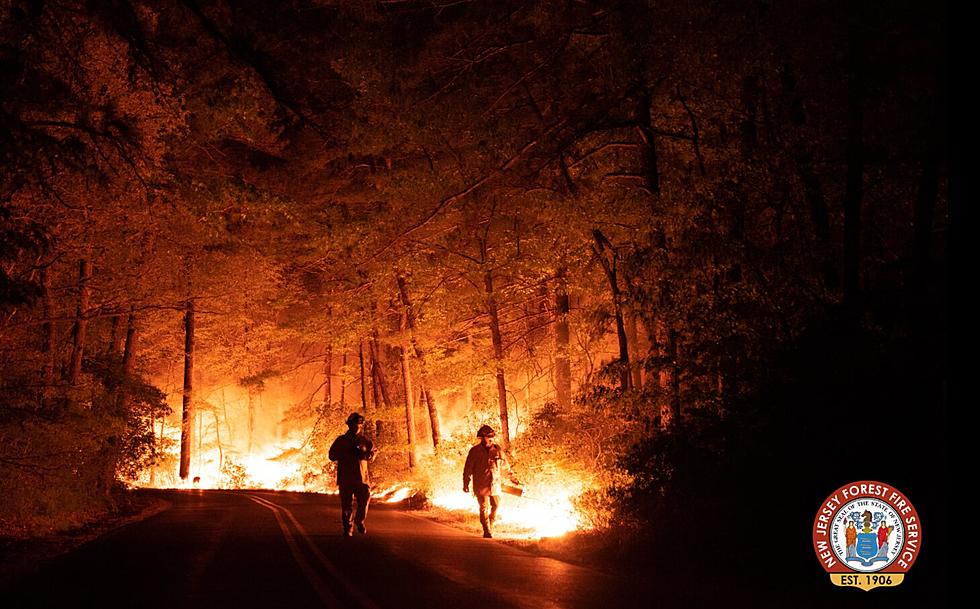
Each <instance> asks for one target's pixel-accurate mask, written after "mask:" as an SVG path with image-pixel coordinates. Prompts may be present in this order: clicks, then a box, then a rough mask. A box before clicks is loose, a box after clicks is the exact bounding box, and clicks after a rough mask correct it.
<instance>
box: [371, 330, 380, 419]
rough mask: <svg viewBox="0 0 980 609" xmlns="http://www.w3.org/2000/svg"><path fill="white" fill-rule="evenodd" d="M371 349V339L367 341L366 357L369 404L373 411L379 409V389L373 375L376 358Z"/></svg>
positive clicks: (375, 376) (375, 377)
mask: <svg viewBox="0 0 980 609" xmlns="http://www.w3.org/2000/svg"><path fill="white" fill-rule="evenodd" d="M374 351H375V350H374V349H373V348H372V343H371V339H369V340H368V357H369V358H370V361H369V364H370V365H369V366H368V370H369V373H370V375H371V403H372V404H373V405H374V408H375V409H378V408H381V389H380V387H379V383H378V378H377V375H376V374H375V370H374V367H375V365H376V364H377V362H376V361H375V360H376V356H375V353H374Z"/></svg>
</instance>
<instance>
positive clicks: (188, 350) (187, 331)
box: [180, 300, 195, 480]
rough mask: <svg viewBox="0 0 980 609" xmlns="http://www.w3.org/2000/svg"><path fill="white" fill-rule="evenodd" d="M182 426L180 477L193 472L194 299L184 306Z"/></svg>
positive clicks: (183, 478)
mask: <svg viewBox="0 0 980 609" xmlns="http://www.w3.org/2000/svg"><path fill="white" fill-rule="evenodd" d="M183 407H184V408H183V415H182V418H181V427H180V479H181V480H187V476H189V475H190V473H191V446H192V442H193V434H194V417H195V413H194V301H193V300H188V301H187V304H186V305H185V308H184V396H183Z"/></svg>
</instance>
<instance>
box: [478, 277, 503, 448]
mask: <svg viewBox="0 0 980 609" xmlns="http://www.w3.org/2000/svg"><path fill="white" fill-rule="evenodd" d="M483 284H484V287H485V288H486V294H487V311H488V312H489V313H490V336H491V337H492V339H493V359H494V363H495V365H496V368H497V403H498V405H499V406H500V435H501V440H502V441H501V444H502V445H503V447H504V448H508V447H509V446H510V421H509V419H508V416H507V382H506V380H505V379H504V341H503V338H502V337H501V335H500V318H499V317H498V315H497V295H496V293H494V291H493V273H492V271H487V272H486V273H485V274H484V275H483Z"/></svg>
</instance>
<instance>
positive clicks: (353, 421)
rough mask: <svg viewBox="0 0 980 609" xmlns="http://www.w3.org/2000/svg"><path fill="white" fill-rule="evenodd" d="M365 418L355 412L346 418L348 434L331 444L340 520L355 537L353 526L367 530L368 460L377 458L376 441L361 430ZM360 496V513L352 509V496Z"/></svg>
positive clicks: (369, 489) (345, 533)
mask: <svg viewBox="0 0 980 609" xmlns="http://www.w3.org/2000/svg"><path fill="white" fill-rule="evenodd" d="M363 429H364V417H363V416H361V415H360V414H359V413H356V412H352V413H351V415H350V416H349V417H347V433H345V434H343V435H342V436H339V437H338V438H337V439H336V440H334V442H333V444H332V445H331V446H330V452H329V456H330V460H331V461H336V462H337V487H338V488H339V489H340V522H341V525H343V527H344V536H345V537H353V536H354V532H353V531H352V527H351V517H352V516H353V526H356V527H357V531H358V532H359V533H362V534H363V533H367V529H366V528H365V526H364V519H365V518H366V517H367V509H368V503H369V502H370V500H371V488H370V486H369V485H370V484H371V480H370V476H369V474H368V462H370V461H373V460H374V455H375V449H374V443H373V442H371V440H369V439H367V438H366V437H365V436H364V435H363V434H362V433H361V432H362V431H363ZM354 498H356V499H357V512H356V513H355V512H354V511H353V509H352V508H353V505H352V504H353V499H354Z"/></svg>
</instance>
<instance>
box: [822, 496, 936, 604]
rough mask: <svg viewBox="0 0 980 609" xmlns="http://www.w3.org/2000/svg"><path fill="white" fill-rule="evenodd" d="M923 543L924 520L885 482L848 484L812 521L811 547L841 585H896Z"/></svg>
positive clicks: (872, 586)
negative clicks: (921, 520) (920, 519)
mask: <svg viewBox="0 0 980 609" xmlns="http://www.w3.org/2000/svg"><path fill="white" fill-rule="evenodd" d="M921 547H922V523H921V522H920V521H919V515H918V514H917V513H916V511H915V508H914V507H913V506H912V502H911V501H909V499H908V497H906V496H905V495H904V494H903V493H902V492H901V491H899V490H898V489H896V488H895V487H893V486H890V485H888V484H883V483H881V482H874V481H867V480H864V481H859V482H852V483H850V484H845V485H844V486H842V487H840V488H839V489H837V490H836V491H834V492H833V493H831V494H830V496H829V497H827V500H826V501H824V503H823V505H821V506H820V510H819V511H818V512H817V517H816V518H815V519H814V521H813V549H814V551H815V552H816V554H817V558H818V559H819V560H820V564H821V565H822V566H823V568H824V570H825V571H827V573H829V574H830V580H831V581H832V582H833V583H834V584H835V585H837V586H848V587H856V588H861V589H862V590H871V589H872V588H879V587H882V586H897V585H899V584H900V583H902V581H903V580H904V579H905V573H906V572H908V570H909V569H910V568H911V567H912V563H914V562H915V559H916V558H917V557H918V556H919V550H920V548H921Z"/></svg>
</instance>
